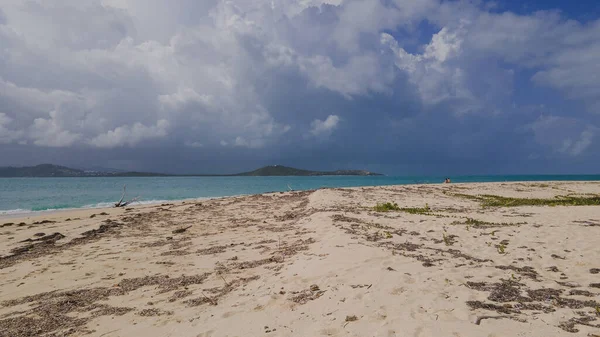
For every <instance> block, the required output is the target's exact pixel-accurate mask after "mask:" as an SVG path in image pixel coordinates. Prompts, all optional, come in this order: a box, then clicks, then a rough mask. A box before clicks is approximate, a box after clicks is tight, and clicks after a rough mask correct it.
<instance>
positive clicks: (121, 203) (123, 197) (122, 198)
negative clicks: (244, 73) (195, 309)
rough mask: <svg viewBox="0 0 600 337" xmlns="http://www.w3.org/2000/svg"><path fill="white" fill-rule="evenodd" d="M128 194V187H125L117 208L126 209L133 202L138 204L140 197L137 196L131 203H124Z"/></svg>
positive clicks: (116, 205)
mask: <svg viewBox="0 0 600 337" xmlns="http://www.w3.org/2000/svg"><path fill="white" fill-rule="evenodd" d="M126 192H127V185H123V195H121V200H119V201H117V203H116V204H115V207H125V206H127V205H129V204H131V203H133V202H136V201H137V200H138V199H139V198H140V197H139V196H137V197H135V198H133V199H131V200H129V201H123V200H124V199H125V193H126Z"/></svg>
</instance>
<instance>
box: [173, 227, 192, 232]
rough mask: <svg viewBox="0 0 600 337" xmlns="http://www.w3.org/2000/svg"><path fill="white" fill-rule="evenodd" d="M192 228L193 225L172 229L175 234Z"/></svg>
mask: <svg viewBox="0 0 600 337" xmlns="http://www.w3.org/2000/svg"><path fill="white" fill-rule="evenodd" d="M190 228H192V226H187V227H185V228H179V229H176V230H174V231H172V232H171V233H173V234H181V233H183V232H185V231H187V230H188V229H190Z"/></svg>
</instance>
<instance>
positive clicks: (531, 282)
mask: <svg viewBox="0 0 600 337" xmlns="http://www.w3.org/2000/svg"><path fill="white" fill-rule="evenodd" d="M599 191H600V182H537V181H536V182H511V183H501V182H499V183H468V184H457V183H452V184H425V185H395V186H393V185H388V186H378V187H352V188H324V189H318V190H309V191H294V192H275V193H265V194H256V195H247V196H236V197H226V198H218V199H210V200H199V201H181V202H167V203H163V204H158V205H140V206H132V207H128V208H104V209H87V210H75V211H62V212H56V213H53V214H51V215H49V214H44V215H41V216H39V215H38V216H35V217H33V216H31V217H27V218H22V220H12V221H11V222H12V223H9V224H8V223H5V224H2V222H0V227H1V228H0V303H2V306H0V331H1V332H2V333H4V334H6V336H33V335H75V336H80V335H86V336H90V337H100V336H102V337H108V336H112V337H118V336H134V335H135V336H137V335H144V336H146V337H165V336H168V337H170V336H173V337H175V336H177V337H197V336H204V337H208V336H212V337H217V336H242V335H248V336H259V335H266V336H290V337H300V336H357V337H358V336H380V337H399V336H421V337H422V336H434V335H456V336H462V337H479V336H492V335H498V333H499V331H500V332H501V335H506V336H518V335H523V336H531V337H546V336H575V337H580V336H581V337H584V336H586V337H587V336H592V335H593V333H595V332H597V331H598V329H600V319H599V318H598V316H597V314H596V310H597V308H598V307H600V262H599V260H598V247H600V205H599V204H598V202H599V200H598V197H597V196H598V194H599V193H598V192H599ZM592 195H593V196H592ZM478 196H487V197H478ZM490 196H492V197H490ZM494 196H495V197H494ZM558 196H562V198H557V197H558ZM566 196H571V197H566ZM573 196H578V197H577V198H579V199H577V200H579V201H578V202H571V201H572V200H575V199H569V198H575V197H573ZM486 198H487V199H486ZM490 198H492V199H494V198H495V199H494V200H496V201H498V200H500V201H502V203H497V204H495V206H485V202H486V200H488V201H489V199H490ZM527 200H537V201H536V202H535V203H528V202H525V201H527ZM387 203H389V204H387ZM385 204H387V205H388V206H386V207H379V206H380V205H381V206H384V205H385ZM395 204H397V205H395ZM574 205H577V206H574ZM376 206H377V207H376ZM2 333H0V335H1V334H2ZM498 336H499V335H498Z"/></svg>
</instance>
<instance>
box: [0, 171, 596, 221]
mask: <svg viewBox="0 0 600 337" xmlns="http://www.w3.org/2000/svg"><path fill="white" fill-rule="evenodd" d="M444 178H445V177H391V176H373V177H361V176H323V177H110V178H108V177H89V178H0V215H7V214H21V213H30V212H38V211H48V210H58V209H73V208H98V207H110V206H112V205H113V204H114V203H115V202H116V201H118V200H119V199H120V197H121V193H122V190H123V186H124V185H127V196H126V199H130V198H133V197H136V196H140V199H139V200H140V201H139V202H138V203H137V204H151V203H161V202H165V201H173V200H186V199H202V198H215V197H225V196H235V195H248V194H257V193H265V192H279V191H287V190H288V188H290V187H291V188H292V189H294V190H309V189H317V188H321V187H355V186H384V185H405V184H431V183H441V182H443V181H444ZM551 180H556V181H581V180H586V181H600V175H512V176H463V177H452V182H453V183H459V182H503V181H551Z"/></svg>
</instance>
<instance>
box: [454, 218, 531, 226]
mask: <svg viewBox="0 0 600 337" xmlns="http://www.w3.org/2000/svg"><path fill="white" fill-rule="evenodd" d="M452 224H453V225H466V226H467V228H471V227H473V228H493V227H509V226H519V225H523V224H525V222H520V223H507V222H502V223H497V222H488V221H483V220H477V219H473V218H466V220H464V221H455V222H453V223H452Z"/></svg>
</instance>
